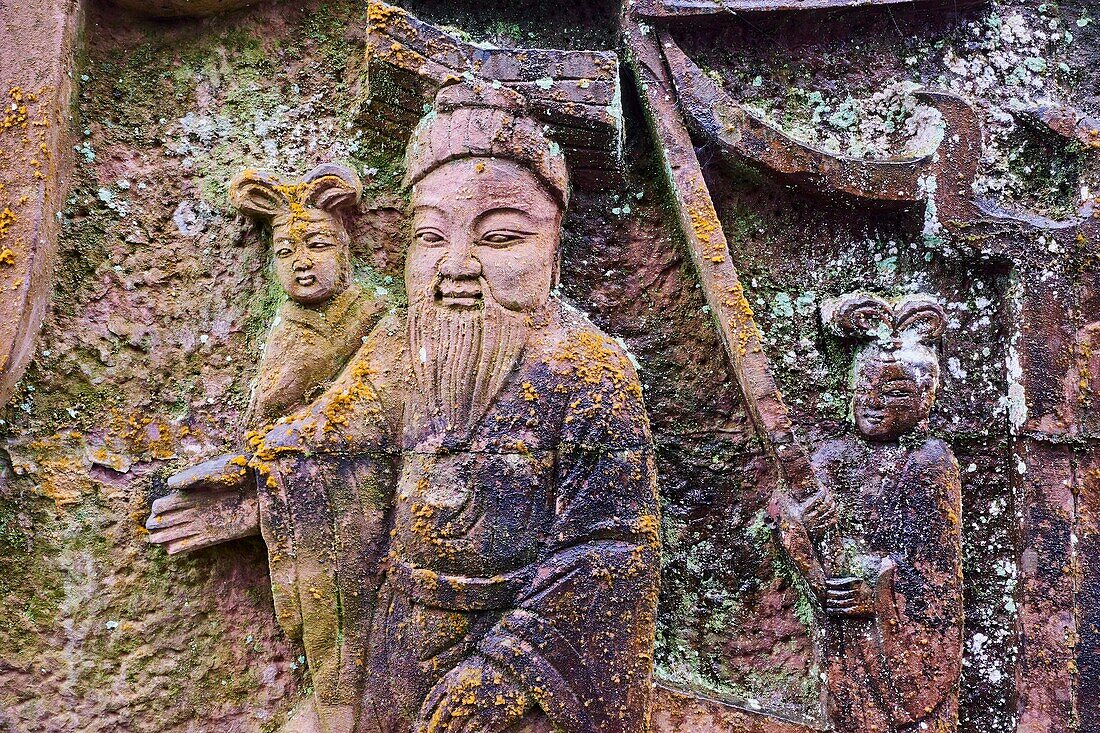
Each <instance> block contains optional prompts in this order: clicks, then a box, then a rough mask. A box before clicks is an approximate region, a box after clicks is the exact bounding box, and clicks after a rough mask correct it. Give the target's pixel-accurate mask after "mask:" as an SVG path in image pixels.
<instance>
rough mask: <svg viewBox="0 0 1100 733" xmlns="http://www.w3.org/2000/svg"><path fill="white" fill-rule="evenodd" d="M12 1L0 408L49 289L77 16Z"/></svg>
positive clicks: (1, 31)
mask: <svg viewBox="0 0 1100 733" xmlns="http://www.w3.org/2000/svg"><path fill="white" fill-rule="evenodd" d="M13 5H14V4H12V5H8V4H5V5H2V6H0V15H3V16H4V23H3V24H0V107H2V108H3V109H2V111H0V406H3V405H4V404H6V403H7V401H8V400H9V399H10V398H11V395H12V392H14V391H15V385H16V383H17V382H18V381H19V379H20V377H22V376H23V372H24V370H25V369H26V368H27V365H28V364H29V363H30V359H31V356H32V355H33V353H34V343H35V339H36V338H37V337H38V330H39V329H40V328H41V327H42V321H43V319H44V318H45V316H46V311H47V310H48V308H49V302H50V293H51V291H52V290H53V267H54V259H55V257H56V254H57V237H58V234H59V233H60V229H61V227H60V219H59V217H60V214H59V213H58V211H59V209H60V208H61V202H62V201H63V200H64V198H65V191H66V188H67V185H68V179H69V168H70V165H71V163H70V160H71V158H72V145H71V143H70V140H69V138H70V135H69V131H70V124H71V119H72V117H71V114H70V107H71V104H72V94H73V81H72V68H73V51H74V44H75V43H76V40H77V35H78V31H79V28H80V26H81V25H82V24H83V13H84V4H83V3H82V2H70V1H69V0H36V1H35V2H28V3H23V4H22V5H24V7H20V8H18V9H16V8H15V7H14V6H13ZM9 11H11V12H9Z"/></svg>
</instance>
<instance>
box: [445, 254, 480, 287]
mask: <svg viewBox="0 0 1100 733" xmlns="http://www.w3.org/2000/svg"><path fill="white" fill-rule="evenodd" d="M439 274H440V275H442V276H443V277H446V278H450V279H452V280H473V279H474V278H477V277H481V263H480V262H478V261H477V258H475V257H474V256H473V255H471V254H470V252H469V251H463V252H450V253H448V254H447V256H446V257H444V258H443V261H442V262H440V263H439Z"/></svg>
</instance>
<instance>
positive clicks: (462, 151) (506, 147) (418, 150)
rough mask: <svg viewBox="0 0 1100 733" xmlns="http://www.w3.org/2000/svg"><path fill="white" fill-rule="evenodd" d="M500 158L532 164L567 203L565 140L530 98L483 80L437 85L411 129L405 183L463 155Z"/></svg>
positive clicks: (412, 182)
mask: <svg viewBox="0 0 1100 733" xmlns="http://www.w3.org/2000/svg"><path fill="white" fill-rule="evenodd" d="M474 157H477V158H500V159H503V160H510V161H512V162H514V163H517V164H518V165H521V166H523V167H524V168H526V169H527V170H530V171H531V172H532V173H534V174H535V176H536V177H537V178H538V179H539V180H540V181H541V182H542V183H543V185H544V186H545V187H546V189H547V191H549V192H550V193H551V194H552V195H553V196H554V198H555V199H557V201H558V203H559V204H560V205H561V206H562V208H564V207H565V206H566V204H567V203H568V202H569V172H568V169H567V168H566V165H565V156H564V154H563V153H562V151H561V146H559V145H558V144H557V143H555V142H554V141H553V140H551V139H550V138H549V137H548V136H547V135H546V129H545V127H544V126H543V125H541V124H540V123H538V122H536V121H535V120H534V119H532V118H531V117H530V116H528V114H527V100H526V99H524V97H523V96H522V95H521V94H519V93H518V92H515V91H513V90H511V89H505V88H503V87H502V88H499V89H498V88H495V87H493V86H492V85H490V84H487V83H484V82H468V83H463V84H452V85H450V86H445V87H443V88H442V89H440V90H439V93H438V94H437V95H436V98H435V104H434V105H433V107H432V110H431V111H430V112H429V113H428V114H426V115H425V116H424V117H423V118H422V119H421V120H420V124H418V125H417V126H416V129H415V130H413V133H412V137H411V138H410V139H409V146H408V148H407V150H406V153H405V166H406V171H407V172H406V174H405V185H407V186H412V185H415V184H416V183H417V182H418V181H420V180H422V179H423V178H424V177H425V176H427V175H428V174H429V173H431V172H432V171H434V170H435V169H436V168H439V167H440V166H442V165H444V164H446V163H449V162H451V161H453V160H461V159H463V158H474Z"/></svg>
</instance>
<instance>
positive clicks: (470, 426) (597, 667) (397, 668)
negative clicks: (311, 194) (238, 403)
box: [148, 85, 660, 733]
mask: <svg viewBox="0 0 1100 733" xmlns="http://www.w3.org/2000/svg"><path fill="white" fill-rule="evenodd" d="M407 170H408V174H407V179H406V180H407V184H408V185H410V186H411V188H412V207H413V225H412V226H413V231H412V239H413V241H412V244H411V246H410V249H409V253H408V257H407V260H406V265H405V281H406V287H407V291H408V294H409V306H408V312H407V313H404V312H402V313H399V314H395V315H391V316H386V317H385V318H383V320H382V321H380V322H379V323H378V325H377V326H375V328H374V329H373V330H372V331H371V333H370V335H369V336H368V337H367V339H366V340H365V342H364V343H363V346H362V348H361V349H360V350H359V351H358V352H357V353H356V355H355V356H354V357H353V358H352V360H351V362H350V363H349V364H348V366H347V367H346V368H345V369H344V371H343V373H342V374H341V376H340V377H339V378H338V379H337V381H336V382H335V383H334V384H333V385H332V386H331V387H330V388H329V389H328V390H327V391H326V392H325V393H324V394H323V395H322V396H321V397H320V398H318V399H317V400H316V401H315V402H313V403H312V404H311V405H309V406H308V407H306V408H304V409H303V410H301V411H299V412H297V413H293V414H290V415H288V416H285V417H283V418H280V419H279V420H277V421H276V423H275V425H274V426H272V427H267V428H262V429H261V430H259V431H256V432H254V433H252V434H251V436H250V438H249V443H248V451H247V452H245V453H242V454H235V455H230V456H225V457H222V458H219V459H215V460H214V461H210V462H208V463H206V464H203V465H201V466H198V467H196V468H194V469H190V470H188V471H185V472H183V473H181V474H178V475H176V476H175V477H173V479H172V482H171V485H172V486H173V487H175V488H176V489H177V493H176V494H174V495H170V496H169V497H166V498H165V499H160V500H158V501H157V502H155V503H154V506H153V511H152V516H151V517H150V520H149V523H148V527H149V529H150V531H151V534H150V541H152V542H156V543H167V544H169V547H170V548H171V547H172V543H173V542H176V541H177V534H176V531H177V530H175V529H174V527H179V526H185V525H187V524H188V522H187V520H181V522H177V523H173V519H172V517H173V516H174V515H179V514H180V512H178V510H177V507H178V506H179V505H180V503H181V502H186V499H183V498H181V497H182V496H188V495H200V496H201V495H203V494H204V493H206V494H209V493H210V492H215V494H216V493H222V494H232V496H234V497H236V496H241V495H251V494H253V493H254V494H255V496H256V497H257V498H258V504H259V525H260V529H261V531H262V533H263V537H264V541H265V543H266V544H267V547H268V555H269V562H270V568H271V577H272V586H273V592H274V596H275V606H276V615H277V617H278V619H279V623H280V625H281V626H282V628H283V629H284V630H285V631H286V632H287V634H288V635H290V636H291V637H293V638H297V639H301V640H302V643H303V644H304V646H305V649H306V657H307V659H308V664H309V667H310V671H311V675H312V679H313V683H314V691H315V692H314V699H313V701H312V702H311V703H310V704H309V705H308V706H306V707H305V708H303V709H302V710H301V711H300V712H299V714H298V715H297V716H296V717H295V719H294V720H292V721H291V722H289V723H288V724H287V727H286V728H285V730H295V731H297V730H308V731H314V730H316V731H321V730H324V731H359V730H381V731H394V732H397V731H433V732H434V731H439V732H443V731H468V730H479V731H503V730H506V729H509V728H510V727H511V726H513V725H516V724H519V723H521V722H525V723H526V724H530V725H536V726H537V725H539V724H540V723H539V722H538V721H539V720H543V721H548V722H549V724H551V725H552V726H553V727H554V728H555V729H557V730H566V731H578V732H580V731H597V730H598V731H608V732H614V731H622V732H623V733H633V732H635V731H638V732H640V731H644V730H646V728H647V725H648V720H649V704H650V703H649V700H650V679H651V673H652V665H653V647H652V645H653V624H654V615H655V607H656V592H657V573H658V570H659V565H660V563H659V538H658V526H659V522H658V508H657V500H656V483H655V472H654V466H653V455H652V445H651V438H650V433H649V423H648V420H647V417H646V413H645V409H644V406H643V404H642V399H641V387H640V385H639V383H638V380H637V376H636V375H635V372H634V368H633V366H632V365H631V363H630V360H629V359H628V357H627V356H626V354H625V353H624V352H623V351H622V349H621V347H619V346H618V345H617V344H616V343H615V342H614V341H612V340H611V339H609V338H608V337H607V336H606V335H604V334H603V333H601V332H600V331H599V330H598V329H596V328H595V327H594V326H592V325H591V324H590V323H588V322H587V320H586V319H584V317H583V316H581V315H580V314H579V313H577V312H576V311H574V310H573V309H572V308H571V307H569V306H568V305H566V304H565V303H563V302H562V301H561V300H560V299H559V298H558V296H556V295H554V294H553V288H554V286H555V285H556V283H557V279H558V248H559V237H560V226H561V219H562V215H563V213H564V210H565V206H566V203H567V201H568V196H569V179H568V174H567V172H566V168H565V163H564V159H563V158H562V156H561V154H560V153H559V152H555V150H554V149H553V147H552V146H551V145H550V141H549V140H548V139H547V138H546V137H545V134H544V133H543V132H542V128H541V126H540V125H538V124H537V123H535V122H534V121H533V120H531V119H530V118H529V117H528V116H527V115H526V110H525V101H524V100H523V98H522V97H521V96H520V95H518V94H517V93H515V92H512V91H509V90H504V89H493V88H492V87H490V86H487V85H455V86H448V87H445V88H444V89H443V90H442V91H441V92H440V93H439V95H438V97H437V98H436V101H435V105H434V108H433V110H432V111H431V112H430V113H429V114H428V115H427V116H426V117H425V118H424V120H423V121H422V122H421V124H420V125H419V126H418V128H417V129H416V130H415V131H414V133H413V136H412V139H411V141H410V144H409V149H408V154H407ZM317 180H320V181H323V183H321V184H320V188H321V190H326V191H333V190H334V191H337V192H343V195H348V196H350V195H352V192H353V191H354V190H355V189H354V186H350V185H347V182H346V181H344V180H343V179H340V180H338V181H324V179H317ZM306 185H307V186H311V188H310V191H314V190H315V188H314V187H315V186H316V185H317V184H314V183H312V182H311V183H307V184H306ZM255 187H258V190H254V188H255ZM234 190H235V193H234V196H235V199H236V200H237V201H240V202H242V203H243V202H245V201H248V202H250V203H248V204H247V206H249V207H251V208H250V209H246V210H253V211H254V210H258V207H259V206H261V205H263V206H268V207H269V208H268V209H266V210H267V211H273V210H274V209H273V208H271V207H270V205H269V202H270V200H271V197H272V196H273V192H278V191H279V189H278V188H277V187H275V186H272V185H271V184H270V183H269V182H267V181H265V180H260V179H258V177H257V176H255V175H254V174H250V173H245V174H243V175H242V176H240V177H238V178H237V179H236V182H235V185H234ZM307 196H308V195H307ZM257 200H258V201H262V202H267V203H263V204H256V203H254V202H255V201H257ZM275 200H276V201H278V202H279V206H283V205H284V204H283V203H282V201H281V200H280V199H277V198H276V199H275ZM292 200H296V199H292ZM311 200H312V199H309V198H307V199H306V201H311ZM307 210H308V209H307ZM320 221H322V222H325V223H330V222H331V219H329V218H324V217H321V218H320ZM286 226H289V225H284V224H281V223H280V222H279V221H278V220H276V223H275V247H276V257H278V256H279V247H280V235H281V233H282V231H283V228H284V227H286ZM291 228H292V227H291ZM301 241H302V242H306V241H308V240H307V239H306V238H304V237H303V239H302V240H301ZM323 281H324V276H323V275H318V277H317V280H316V282H313V281H311V282H310V283H303V282H301V281H299V280H298V279H297V277H295V278H294V279H293V280H292V281H291V282H290V283H289V285H290V287H289V288H288V289H289V290H290V292H291V294H292V295H297V296H298V297H299V298H300V297H301V296H302V295H306V296H309V295H316V296H317V297H320V295H321V294H319V293H318V288H317V287H316V284H317V283H321V282H323ZM299 286H300V288H299ZM265 358H266V357H265ZM234 492H235V493H234ZM230 503H231V502H230ZM219 511H222V512H225V511H227V510H226V509H225V508H224V505H223V507H222V508H221V509H220V510H219ZM192 516H194V515H193V514H192ZM192 523H193V522H192ZM250 528H251V525H249V527H248V529H250ZM184 531H187V530H184ZM241 531H242V532H243V531H245V528H244V527H243V523H242V529H241ZM220 537H224V534H222V535H220ZM582 609H583V611H582Z"/></svg>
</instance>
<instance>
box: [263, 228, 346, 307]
mask: <svg viewBox="0 0 1100 733" xmlns="http://www.w3.org/2000/svg"><path fill="white" fill-rule="evenodd" d="M272 235H273V236H272V239H273V242H274V251H275V272H276V274H277V275H278V277H279V282H280V283H282V285H283V289H284V290H286V292H287V295H289V296H290V297H291V299H292V300H295V301H297V302H298V303H301V304H303V305H320V304H322V303H324V302H325V301H327V300H329V299H331V298H333V297H334V296H336V295H339V294H340V293H342V292H343V291H344V290H345V289H346V288H347V286H348V282H349V281H350V272H349V268H350V265H349V260H348V236H347V232H346V231H345V229H344V226H343V224H341V223H340V221H339V220H338V219H337V218H336V217H335V216H333V215H332V214H330V213H328V212H325V211H320V210H318V209H298V210H295V211H292V212H291V213H290V214H289V215H287V216H285V217H278V218H276V220H275V222H274V224H273V225H272Z"/></svg>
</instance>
